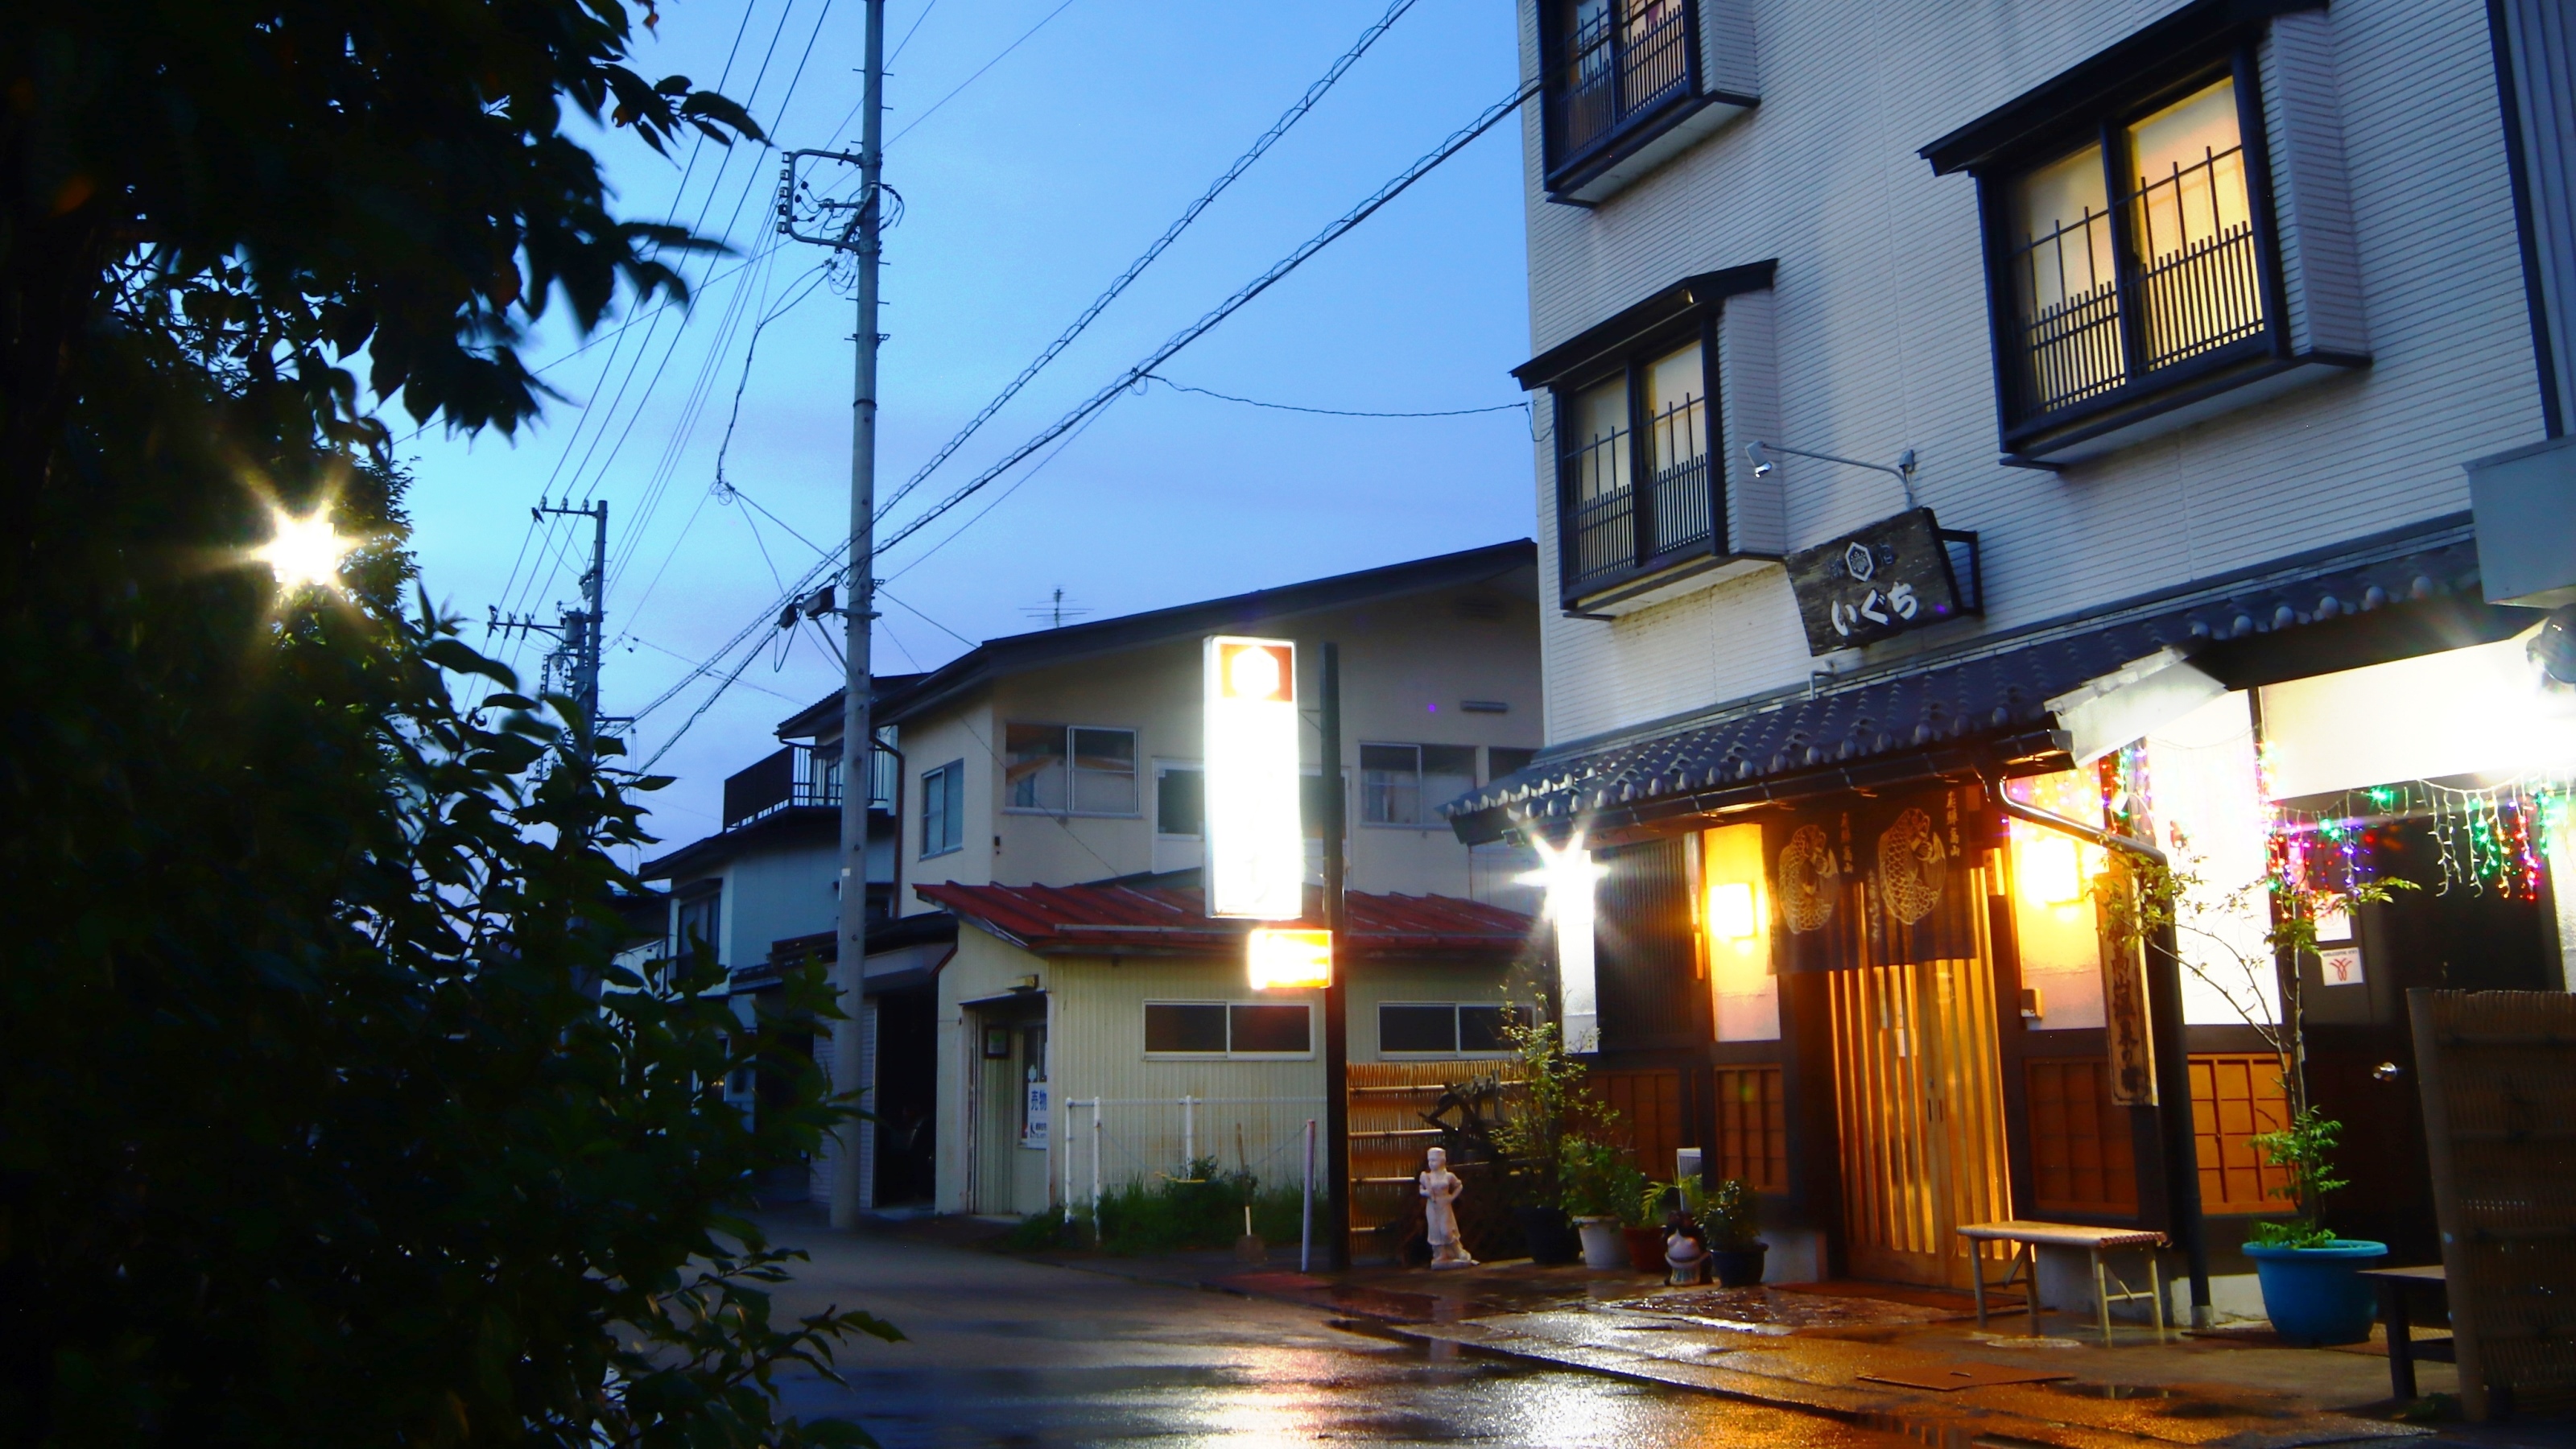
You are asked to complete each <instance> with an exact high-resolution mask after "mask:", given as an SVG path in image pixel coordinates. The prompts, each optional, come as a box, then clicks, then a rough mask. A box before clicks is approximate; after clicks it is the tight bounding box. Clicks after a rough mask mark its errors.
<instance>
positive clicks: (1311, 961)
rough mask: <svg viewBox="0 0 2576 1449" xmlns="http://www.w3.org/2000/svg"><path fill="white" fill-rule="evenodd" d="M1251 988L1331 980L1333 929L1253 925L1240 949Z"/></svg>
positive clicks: (1302, 986)
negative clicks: (1248, 973) (1250, 981)
mask: <svg viewBox="0 0 2576 1449" xmlns="http://www.w3.org/2000/svg"><path fill="white" fill-rule="evenodd" d="M1244 956H1245V961H1246V964H1248V965H1249V966H1250V967H1251V970H1252V989H1253V990H1255V991H1296V990H1316V989H1320V988H1322V987H1326V986H1330V985H1332V984H1333V933H1332V932H1330V931H1311V930H1305V929H1302V928H1294V927H1286V926H1256V927H1254V928H1253V931H1252V935H1251V937H1250V939H1249V940H1248V941H1247V943H1246V945H1245V950H1244Z"/></svg>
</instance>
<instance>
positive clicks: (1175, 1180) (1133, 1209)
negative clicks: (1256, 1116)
mask: <svg viewBox="0 0 2576 1449" xmlns="http://www.w3.org/2000/svg"><path fill="white" fill-rule="evenodd" d="M1187 1171H1188V1174H1189V1175H1188V1176H1186V1177H1156V1178H1153V1179H1150V1180H1149V1179H1139V1180H1137V1181H1134V1182H1127V1183H1122V1184H1120V1185H1119V1186H1118V1187H1116V1188H1113V1189H1110V1190H1108V1191H1106V1192H1104V1193H1102V1194H1101V1198H1100V1212H1099V1217H1098V1220H1097V1222H1096V1223H1095V1222H1092V1221H1090V1214H1089V1213H1088V1212H1083V1213H1081V1214H1079V1217H1080V1219H1081V1220H1082V1221H1083V1223H1084V1226H1085V1227H1086V1228H1088V1229H1089V1234H1088V1235H1089V1236H1090V1238H1091V1239H1092V1241H1093V1242H1095V1243H1096V1244H1097V1245H1098V1246H1099V1247H1100V1249H1101V1250H1102V1251H1104V1252H1108V1253H1115V1254H1118V1255H1120V1256H1122V1257H1123V1256H1133V1255H1137V1254H1145V1253H1170V1252H1177V1251H1180V1250H1183V1249H1189V1248H1226V1247H1232V1246H1233V1245H1234V1241H1235V1239H1237V1238H1239V1237H1241V1236H1242V1235H1243V1210H1244V1208H1245V1207H1247V1206H1249V1207H1250V1208H1251V1209H1252V1230H1253V1232H1255V1233H1256V1234H1258V1235H1259V1236H1260V1238H1261V1240H1262V1241H1263V1242H1265V1243H1293V1242H1295V1241H1297V1238H1298V1231H1299V1224H1300V1216H1301V1213H1302V1211H1303V1207H1304V1193H1303V1190H1302V1189H1301V1188H1300V1187H1299V1186H1298V1185H1297V1184H1294V1183H1291V1184H1288V1185H1286V1186H1278V1187H1267V1188H1265V1187H1263V1186H1262V1185H1261V1183H1260V1180H1259V1179H1258V1178H1256V1177H1254V1176H1253V1175H1252V1174H1250V1173H1247V1172H1226V1171H1223V1170H1221V1169H1220V1168H1219V1167H1218V1166H1217V1164H1216V1159H1214V1158H1211V1157H1203V1158H1200V1159H1199V1160H1197V1161H1196V1162H1193V1163H1191V1164H1190V1165H1189V1168H1188V1169H1187ZM1325 1206H1326V1205H1325V1201H1324V1198H1323V1196H1322V1194H1320V1193H1319V1194H1317V1195H1316V1198H1315V1221H1316V1223H1317V1225H1318V1226H1319V1227H1320V1226H1321V1224H1322V1223H1323V1221H1324V1218H1325Z"/></svg>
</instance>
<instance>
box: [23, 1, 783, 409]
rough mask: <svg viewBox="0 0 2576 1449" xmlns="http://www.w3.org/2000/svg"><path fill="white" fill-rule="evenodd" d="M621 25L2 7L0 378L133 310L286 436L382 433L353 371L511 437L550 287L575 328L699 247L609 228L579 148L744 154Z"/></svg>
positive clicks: (649, 18)
mask: <svg viewBox="0 0 2576 1449" xmlns="http://www.w3.org/2000/svg"><path fill="white" fill-rule="evenodd" d="M638 16H640V18H642V19H643V21H644V23H645V25H646V26H647V27H648V28H649V27H651V26H652V25H653V24H654V23H655V20H656V17H655V16H654V14H653V13H652V9H651V6H650V5H649V4H645V5H637V6H631V7H630V6H629V5H627V4H623V3H617V0H489V3H482V4H472V5H420V4H390V5H389V4H369V3H362V0H299V3H292V4H286V5H278V4H260V3H256V0H82V3H80V4H76V5H28V6H18V7H13V9H12V11H11V24H10V26H9V31H8V37H7V44H6V45H0V81H5V83H6V84H5V89H6V93H7V94H8V96H9V97H10V100H11V104H9V105H7V106H5V107H0V205H5V206H6V207H7V213H6V222H5V225H0V316H6V317H8V318H9V319H10V325H11V326H12V327H13V328H15V329H19V335H18V336H15V337H12V338H10V339H9V342H10V344H11V345H10V347H9V348H8V349H6V351H7V354H8V357H9V360H10V362H12V363H15V364H18V365H22V366H24V365H37V366H51V365H52V363H53V361H54V355H53V354H51V353H50V352H48V351H44V350H34V349H35V348H36V347H41V346H42V345H43V344H47V343H50V342H55V341H70V340H72V339H75V338H76V337H77V335H78V334H79V333H80V332H82V331H83V330H84V329H85V328H86V326H87V325H88V323H89V321H90V320H91V318H90V313H91V311H92V309H93V307H95V306H97V305H98V304H99V303H100V302H102V301H103V300H105V299H108V298H110V297H111V296H113V297H115V298H116V299H117V305H119V306H120V307H123V306H131V305H136V304H137V303H138V300H139V299H141V298H145V297H152V298H156V299H159V300H161V301H164V302H168V303H171V304H172V305H171V306H170V307H169V311H170V313H171V315H172V316H173V317H174V318H176V319H177V320H179V321H181V322H183V323H184V324H185V325H187V326H188V327H191V328H194V329H197V330H199V331H200V332H202V333H204V334H206V336H205V337H204V338H202V339H201V340H202V342H203V345H201V346H200V347H199V349H198V350H199V351H200V353H201V354H202V355H205V356H208V357H214V356H218V355H224V354H227V353H230V355H232V356H233V358H234V361H235V362H236V364H237V365H238V366H239V368H240V369H241V370H242V371H243V373H244V375H245V376H246V377H247V378H248V379H249V380H250V381H252V382H253V383H254V384H255V385H256V386H257V387H258V388H259V389H260V390H262V391H264V392H268V393H271V394H273V396H271V397H269V398H267V399H266V400H265V401H266V402H267V403H268V404H270V405H274V406H277V407H279V408H282V409H285V410H287V411H298V410H300V411H301V412H302V413H303V414H304V416H305V419H306V420H305V422H304V423H303V424H301V425H299V426H296V427H295V428H294V429H293V430H294V431H296V432H297V433H299V434H300V433H304V432H309V431H313V430H315V429H319V430H320V431H321V432H323V433H324V434H325V435H327V436H329V437H331V438H332V439H334V440H335V441H338V442H342V443H369V444H378V445H380V444H381V443H382V442H383V441H384V440H385V439H386V436H387V434H386V430H385V429H384V427H383V425H382V424H381V423H380V422H379V421H378V420H376V419H375V418H374V417H373V416H372V414H371V412H370V410H369V409H368V408H367V407H366V406H364V405H363V403H362V401H361V394H360V391H359V388H358V384H357V381H356V379H355V378H353V377H352V376H351V375H350V374H349V373H348V372H347V371H346V370H345V368H344V367H343V366H342V364H343V363H345V362H346V361H348V360H349V359H350V358H351V357H352V355H357V354H362V355H364V356H365V357H366V359H367V362H368V366H369V373H368V377H367V379H366V385H367V389H368V391H371V392H372V393H373V394H374V395H375V396H376V397H378V398H381V399H383V400H385V401H387V402H391V401H392V400H393V399H395V398H396V397H397V396H399V397H400V398H401V399H402V401H403V403H404V405H405V407H406V409H407V410H408V411H409V412H410V413H411V415H412V416H413V417H414V418H415V419H417V420H420V421H423V422H426V421H428V420H429V419H430V418H431V417H432V416H433V415H439V416H443V417H444V419H445V421H446V422H447V423H448V425H449V426H451V427H459V428H465V429H468V430H474V429H480V428H483V427H486V426H498V427H500V428H501V429H503V430H504V431H507V430H509V429H511V428H513V427H514V426H516V425H517V424H518V423H519V422H521V421H522V420H524V419H526V418H528V417H530V416H531V415H533V414H534V413H535V412H536V411H537V409H538V406H539V403H540V400H541V398H542V397H543V396H544V387H543V384H541V383H539V382H538V381H537V380H536V378H535V377H534V376H533V375H532V374H531V373H530V372H529V371H528V370H527V368H526V367H525V366H524V365H523V364H522V363H521V361H520V360H519V357H518V354H517V350H516V348H517V344H518V343H519V342H520V340H521V338H522V337H523V335H524V331H525V328H526V326H527V324H528V323H529V322H530V321H532V320H533V319H534V318H535V317H537V316H538V315H539V314H540V313H541V312H542V311H543V309H544V308H545V307H546V305H547V304H548V302H549V300H550V299H551V298H552V297H553V296H554V295H555V294H556V293H558V292H560V294H561V296H562V299H563V300H564V301H565V302H566V303H567V304H569V306H570V307H571V310H572V315H573V318H574V320H575V321H576V322H577V323H578V324H579V325H580V326H581V327H582V328H583V329H585V330H587V329H588V328H590V327H591V326H592V325H594V324H595V323H596V322H597V321H598V320H599V318H600V317H601V316H602V315H603V314H604V313H605V311H606V310H607V308H608V307H609V305H610V303H611V302H612V301H613V300H614V298H615V297H616V295H617V293H618V290H619V288H620V286H621V284H622V285H623V286H624V288H626V289H627V291H628V293H629V295H631V296H634V297H637V298H642V297H646V296H650V295H653V294H655V293H668V294H672V295H678V294H679V293H680V292H681V291H682V286H681V282H680V278H679V276H678V274H677V273H676V272H675V271H673V270H672V268H671V266H670V262H671V261H673V260H677V256H676V255H675V254H676V253H685V252H686V251H688V250H690V249H693V248H703V247H704V246H705V245H706V244H704V243H701V242H698V241H696V240H695V239H693V238H691V237H690V236H689V235H688V234H687V233H686V232H684V231H683V230H681V229H679V228H676V227H671V226H667V225H663V224H660V223H655V222H643V221H629V220H625V219H622V218H620V217H618V216H616V215H614V214H613V213H612V211H611V210H610V205H609V196H608V190H607V186H606V183H605V182H604V180H603V178H602V177H601V175H600V170H599V165H598V163H597V161H596V160H595V159H594V158H593V157H592V155H591V153H590V152H589V151H588V150H586V149H585V148H584V147H583V146H582V144H581V142H580V140H579V139H577V137H578V136H579V135H580V134H582V133H583V132H586V131H588V130H589V129H590V128H591V127H592V126H594V125H597V124H605V125H607V126H610V127H612V128H621V129H625V130H628V131H631V132H632V133H633V134H634V135H636V136H638V137H640V138H641V139H642V140H643V141H644V142H645V143H646V144H647V145H649V146H651V147H652V148H653V149H654V150H656V151H663V150H665V149H666V148H667V147H668V146H669V144H670V142H671V141H672V140H673V139H675V138H677V137H679V136H681V135H683V134H688V135H695V136H706V137H711V138H713V139H714V140H716V141H717V142H719V143H722V144H726V145H730V144H732V143H733V142H734V141H735V140H736V139H737V138H745V137H747V138H751V139H754V140H757V139H759V138H760V135H761V132H760V127H759V126H758V125H757V124H756V123H754V122H753V121H752V119H751V117H749V116H748V115H746V114H744V113H743V112H742V110H741V109H740V108H739V107H737V106H736V105H734V103H733V102H731V101H729V100H726V99H725V98H724V97H722V96H720V95H716V94H713V93H711V92H707V91H702V90H699V89H697V88H696V87H695V86H693V85H692V84H691V83H690V82H689V80H688V78H687V77H685V76H669V77H665V78H663V79H662V80H660V81H658V82H655V81H647V80H646V79H645V78H644V77H642V76H639V75H637V74H636V73H635V72H634V71H633V70H632V69H631V68H630V67H629V65H628V63H627V62H628V60H629V50H630V47H631V46H632V44H633V43H634V41H635V40H636V39H637V36H636V34H635V30H634V20H635V19H636V18H638ZM137 248H140V249H142V250H141V252H140V253H138V252H137V250H136V249H137ZM216 334H221V336H220V337H218V336H217V335H216ZM31 344H32V345H33V346H32V347H31ZM74 345H77V344H76V342H75V343H74ZM58 380H59V379H55V380H54V381H58ZM11 381H12V382H14V383H17V384H19V385H21V386H24V385H27V384H31V383H32V384H39V386H38V388H37V390H36V391H33V392H30V393H26V394H24V395H22V399H21V400H22V401H23V402H24V403H25V404H26V405H27V406H29V407H30V408H31V409H34V410H36V411H39V412H45V411H51V410H52V409H53V408H54V407H55V406H56V405H57V404H58V403H59V402H60V400H61V399H60V397H59V395H58V394H57V392H56V391H55V389H54V388H52V387H48V386H42V385H41V384H42V382H44V381H46V380H44V379H38V378H32V377H26V376H20V377H16V378H12V379H11ZM6 391H8V389H6V388H0V393H5V392H6ZM280 415H281V416H283V413H281V414H280Z"/></svg>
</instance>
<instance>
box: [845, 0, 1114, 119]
mask: <svg viewBox="0 0 2576 1449" xmlns="http://www.w3.org/2000/svg"><path fill="white" fill-rule="evenodd" d="M1072 8H1073V0H1064V3H1063V4H1061V5H1058V6H1057V7H1055V8H1054V9H1053V10H1050V11H1048V12H1047V13H1046V15H1045V16H1044V17H1043V18H1042V19H1040V20H1039V21H1038V23H1037V24H1035V25H1032V26H1030V27H1029V28H1028V29H1026V30H1024V31H1021V32H1020V38H1019V39H1018V40H1014V41H1012V42H1011V43H1010V44H1008V45H1006V46H1003V47H1002V49H1001V52H1000V53H999V54H997V55H995V56H994V57H993V58H992V59H991V60H988V61H986V62H984V63H983V64H982V65H980V66H977V67H976V68H975V73H974V74H973V75H970V76H968V77H966V78H965V79H964V80H962V81H959V82H958V83H957V85H956V87H955V88H954V89H952V90H950V91H949V92H948V94H946V95H944V96H941V97H940V98H939V99H937V100H935V101H932V102H931V103H930V108H929V109H928V110H925V111H923V112H922V113H921V114H920V115H918V116H915V117H913V118H912V124H911V125H907V126H905V127H904V128H903V129H902V130H900V131H897V132H895V133H894V134H893V135H891V136H888V137H887V138H886V145H887V146H889V147H891V146H893V145H894V143H895V142H897V141H900V140H902V139H903V138H904V137H906V136H909V135H911V134H912V127H913V126H918V125H920V124H921V123H922V122H924V121H927V120H929V119H930V117H931V115H932V113H933V112H935V111H937V110H938V109H939V108H940V107H941V106H944V105H946V104H948V103H949V102H950V101H953V100H955V99H957V92H958V91H962V90H964V89H966V88H967V87H968V86H971V85H973V84H974V83H975V82H977V81H979V80H982V79H983V78H984V72H986V71H988V70H991V69H992V68H993V67H995V66H997V65H1000V64H1001V63H1002V57H1003V56H1006V55H1009V54H1010V53H1011V52H1012V51H1015V50H1017V49H1019V48H1020V47H1021V46H1022V45H1023V44H1025V43H1027V41H1028V38H1029V37H1030V36H1032V35H1035V34H1037V33H1038V32H1039V31H1041V30H1044V29H1046V25H1047V21H1049V20H1053V19H1054V18H1056V17H1057V16H1059V15H1062V14H1063V13H1064V12H1065V11H1067V10H1070V9H1072ZM841 124H843V125H845V126H846V125H848V124H849V122H847V121H844V122H842V123H841Z"/></svg>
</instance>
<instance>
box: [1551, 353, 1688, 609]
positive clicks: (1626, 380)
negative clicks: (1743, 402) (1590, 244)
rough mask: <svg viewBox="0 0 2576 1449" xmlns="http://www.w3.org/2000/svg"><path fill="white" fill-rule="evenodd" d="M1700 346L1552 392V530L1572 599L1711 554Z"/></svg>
mask: <svg viewBox="0 0 2576 1449" xmlns="http://www.w3.org/2000/svg"><path fill="white" fill-rule="evenodd" d="M1704 358H1705V354H1704V352H1703V349H1702V347H1701V344H1700V343H1699V342H1698V341H1692V342H1689V343H1687V344H1684V345H1682V346H1680V347H1674V348H1671V349H1669V350H1667V351H1664V352H1663V353H1661V354H1660V355H1656V356H1652V357H1647V358H1640V359H1637V360H1635V361H1633V362H1632V363H1630V364H1629V365H1627V366H1625V367H1623V368H1622V369H1621V370H1620V371H1619V372H1617V373H1615V374H1613V375H1612V376H1610V377H1609V378H1606V379H1604V380H1602V381H1600V382H1596V383H1593V384H1592V385H1590V386H1588V387H1583V388H1579V389H1570V390H1568V391H1566V392H1563V393H1561V394H1559V398H1560V401H1559V404H1558V419H1559V421H1558V427H1559V430H1560V436H1561V437H1562V439H1563V447H1562V449H1561V450H1560V452H1559V454H1558V459H1557V486H1558V490H1559V497H1560V511H1559V520H1558V522H1559V526H1560V536H1561V540H1562V547H1563V551H1564V564H1563V567H1564V576H1565V583H1566V586H1567V593H1568V594H1569V595H1570V596H1579V595H1582V594H1587V593H1592V592H1596V591H1598V590H1600V589H1603V588H1607V587H1610V586H1612V585H1615V584H1617V583H1620V582H1622V581H1624V580H1627V579H1630V578H1633V577H1636V576H1637V575H1639V574H1643V573H1650V572H1653V571H1654V570H1656V569H1658V568H1661V567H1664V566H1665V565H1667V564H1669V563H1671V562H1674V561H1676V560H1679V559H1682V558H1685V557H1688V556H1691V555H1694V554H1698V553H1705V552H1707V551H1708V550H1710V549H1711V548H1712V547H1713V546H1714V545H1715V542H1716V538H1717V496H1716V475H1715V470H1714V467H1713V465H1712V459H1711V449H1710V446H1709V444H1710V437H1709V433H1710V429H1709V409H1708V391H1709V389H1708V380H1707V372H1706V367H1705V361H1704Z"/></svg>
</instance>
